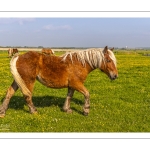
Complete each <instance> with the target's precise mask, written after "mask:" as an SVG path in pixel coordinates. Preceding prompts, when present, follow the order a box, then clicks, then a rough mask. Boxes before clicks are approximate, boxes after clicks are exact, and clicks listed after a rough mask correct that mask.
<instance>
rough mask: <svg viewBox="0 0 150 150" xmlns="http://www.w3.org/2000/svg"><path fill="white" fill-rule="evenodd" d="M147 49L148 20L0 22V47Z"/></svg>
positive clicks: (29, 19) (57, 19)
mask: <svg viewBox="0 0 150 150" xmlns="http://www.w3.org/2000/svg"><path fill="white" fill-rule="evenodd" d="M106 45H108V46H109V47H126V46H128V47H131V48H134V47H150V18H94V17H93V18H44V17H43V18H0V46H43V47H104V46H106Z"/></svg>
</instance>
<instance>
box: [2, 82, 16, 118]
mask: <svg viewBox="0 0 150 150" xmlns="http://www.w3.org/2000/svg"><path fill="white" fill-rule="evenodd" d="M17 89H18V85H17V83H16V82H15V80H14V81H13V83H12V85H11V86H10V87H9V88H8V90H7V93H6V96H5V98H4V100H3V103H2V105H1V106H0V117H1V118H2V117H4V116H5V113H6V110H7V108H8V104H9V102H10V99H11V97H12V96H13V95H14V93H15V92H16V91H17Z"/></svg>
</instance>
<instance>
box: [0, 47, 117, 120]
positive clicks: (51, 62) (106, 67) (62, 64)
mask: <svg viewBox="0 0 150 150" xmlns="http://www.w3.org/2000/svg"><path fill="white" fill-rule="evenodd" d="M96 68H99V69H100V70H101V71H102V72H104V73H105V74H106V75H108V77H109V78H110V79H111V80H114V79H116V78H117V77H118V71H117V67H116V58H115V56H114V54H113V52H112V51H111V50H109V49H108V47H107V46H106V47H105V48H104V49H89V50H85V51H78V52H70V53H65V54H64V55H62V56H48V55H44V54H42V53H38V52H32V51H31V52H27V53H25V54H23V55H20V56H14V57H13V58H12V59H11V61H10V69H11V73H12V75H13V78H14V81H13V83H12V84H11V86H10V87H9V88H8V90H7V93H6V96H5V98H4V101H3V103H2V105H1V106H0V117H4V116H5V113H6V110H7V108H8V104H9V102H10V98H11V97H12V96H13V95H14V93H15V92H16V91H17V89H18V88H20V90H21V91H22V93H23V96H24V98H25V100H26V102H27V105H28V107H29V110H30V112H31V113H36V112H37V109H36V108H35V106H34V104H33V102H32V92H33V87H34V82H35V80H36V79H37V80H38V81H39V82H40V83H42V84H43V85H45V86H47V87H50V88H68V93H67V97H66V100H65V103H64V106H63V110H64V111H65V112H68V113H71V112H72V110H71V108H70V101H71V98H72V96H73V94H74V91H75V90H76V91H78V92H80V93H82V94H83V95H84V97H85V103H84V106H83V113H84V115H88V113H89V109H90V94H89V92H88V90H87V89H86V87H85V86H84V85H83V83H84V81H85V79H86V77H87V75H88V74H89V73H90V72H91V71H93V70H94V69H96Z"/></svg>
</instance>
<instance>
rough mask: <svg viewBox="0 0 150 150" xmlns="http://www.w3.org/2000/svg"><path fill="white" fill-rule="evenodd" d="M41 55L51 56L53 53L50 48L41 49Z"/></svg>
mask: <svg viewBox="0 0 150 150" xmlns="http://www.w3.org/2000/svg"><path fill="white" fill-rule="evenodd" d="M42 53H43V54H46V55H53V54H54V51H53V50H52V49H50V48H43V49H42Z"/></svg>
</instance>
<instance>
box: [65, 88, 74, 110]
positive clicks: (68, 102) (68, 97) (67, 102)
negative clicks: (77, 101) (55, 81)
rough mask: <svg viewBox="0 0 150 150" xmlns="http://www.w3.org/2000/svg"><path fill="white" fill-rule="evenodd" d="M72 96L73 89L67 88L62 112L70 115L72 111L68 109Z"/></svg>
mask: <svg viewBox="0 0 150 150" xmlns="http://www.w3.org/2000/svg"><path fill="white" fill-rule="evenodd" d="M73 94H74V89H72V88H70V87H69V88H68V93H67V97H66V100H65V103H64V106H63V110H64V111H65V112H67V113H72V110H71V108H70V101H71V98H72V96H73Z"/></svg>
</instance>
